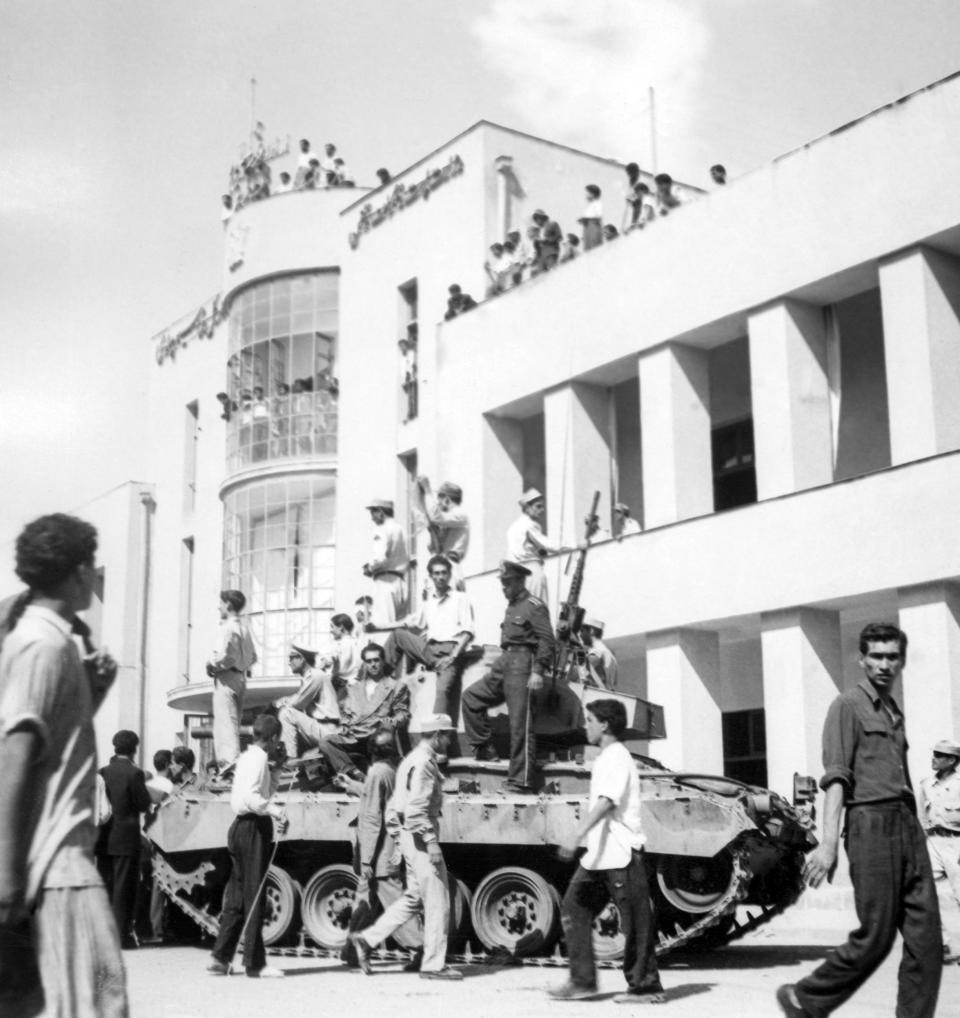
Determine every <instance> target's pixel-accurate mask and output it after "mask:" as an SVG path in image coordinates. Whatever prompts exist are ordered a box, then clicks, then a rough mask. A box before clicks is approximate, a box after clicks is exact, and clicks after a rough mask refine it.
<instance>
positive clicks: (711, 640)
mask: <svg viewBox="0 0 960 1018" xmlns="http://www.w3.org/2000/svg"><path fill="white" fill-rule="evenodd" d="M647 699H649V700H651V701H652V702H653V703H659V704H661V705H662V706H663V709H664V718H665V721H666V726H667V738H666V739H663V740H662V741H658V742H656V743H652V744H651V752H652V753H653V755H654V756H656V758H657V759H658V760H660V761H662V762H663V763H664V764H665V765H666V766H667V767H671V768H673V769H675V770H686V771H705V772H709V773H712V774H722V773H723V731H722V722H721V717H720V641H719V638H718V636H717V634H716V633H714V632H708V631H703V630H696V629H673V630H666V631H664V632H659V633H650V634H648V635H647Z"/></svg>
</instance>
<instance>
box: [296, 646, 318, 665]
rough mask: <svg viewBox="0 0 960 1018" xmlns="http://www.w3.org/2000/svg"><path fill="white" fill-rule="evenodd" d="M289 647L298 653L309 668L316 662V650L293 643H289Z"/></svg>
mask: <svg viewBox="0 0 960 1018" xmlns="http://www.w3.org/2000/svg"><path fill="white" fill-rule="evenodd" d="M290 649H291V650H292V651H293V652H294V653H295V654H299V655H300V657H302V658H303V660H304V661H306V662H307V664H308V665H310V667H311V668H312V667H313V666H314V665H315V664H316V663H317V652H316V651H315V650H307V648H306V647H298V646H297V645H296V644H295V643H291V644H290Z"/></svg>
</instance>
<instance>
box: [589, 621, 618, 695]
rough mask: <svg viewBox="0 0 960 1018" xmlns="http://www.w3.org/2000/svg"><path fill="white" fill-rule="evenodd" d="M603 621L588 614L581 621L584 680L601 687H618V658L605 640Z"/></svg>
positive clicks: (590, 684)
mask: <svg viewBox="0 0 960 1018" xmlns="http://www.w3.org/2000/svg"><path fill="white" fill-rule="evenodd" d="M602 637H603V622H602V621H601V620H600V619H598V618H594V617H592V616H590V615H588V616H587V617H586V618H585V619H584V620H583V622H581V623H580V639H581V641H582V642H583V649H584V665H583V670H584V673H585V674H584V682H585V684H586V685H588V686H597V687H599V688H600V689H611V690H612V689H616V688H617V670H618V669H617V659H616V657H614V654H613V651H612V650H611V649H610V648H609V647H608V646H607V645H606V644H605V643H604V642H603V639H602Z"/></svg>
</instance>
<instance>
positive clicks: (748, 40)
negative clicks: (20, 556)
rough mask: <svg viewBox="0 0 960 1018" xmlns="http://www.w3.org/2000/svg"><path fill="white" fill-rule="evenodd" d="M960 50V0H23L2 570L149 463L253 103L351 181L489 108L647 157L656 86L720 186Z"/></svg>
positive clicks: (550, 134)
mask: <svg viewBox="0 0 960 1018" xmlns="http://www.w3.org/2000/svg"><path fill="white" fill-rule="evenodd" d="M957 69H960V4H958V3H956V0H587V2H585V0H456V2H454V0H415V2H412V3H410V2H407V3H400V2H397V0H349V2H347V0H272V2H270V3H262V2H253V0H203V2H202V3H198V2H197V0H166V2H164V3H163V4H158V3H147V2H143V0H83V2H82V3H76V2H73V0H71V2H66V0H30V2H27V0H4V3H3V4H2V7H0V87H2V102H0V312H2V323H3V328H2V331H0V343H2V361H0V363H2V369H0V463H2V475H3V477H4V479H5V482H6V483H5V484H4V485H3V496H2V498H0V587H3V586H4V585H5V583H4V581H5V579H7V578H8V574H9V569H10V566H9V562H10V559H11V557H12V556H11V551H12V543H13V539H14V538H15V536H16V534H17V532H18V531H19V530H20V528H21V527H22V525H23V524H24V523H25V522H27V521H29V520H30V519H32V518H34V517H35V516H38V515H41V514H43V513H46V512H54V511H77V512H80V514H81V515H82V507H83V506H84V504H85V503H87V502H89V501H91V500H92V499H94V498H95V497H96V496H97V495H99V494H101V493H103V492H105V491H108V490H110V489H111V488H113V487H115V486H116V485H118V484H120V483H122V482H124V481H126V480H137V481H149V480H150V479H151V478H150V477H149V465H148V464H147V463H146V462H145V461H144V457H143V443H144V434H143V424H144V421H143V407H144V406H145V405H146V382H147V378H148V373H149V370H150V365H151V361H152V346H151V337H152V336H154V335H155V334H156V333H157V332H159V331H161V330H162V329H163V328H164V327H165V326H166V325H168V324H170V323H171V322H173V321H174V320H176V319H177V318H179V317H180V316H181V315H183V314H185V313H187V312H190V311H192V310H193V309H195V308H196V306H197V305H198V304H200V303H201V302H202V301H203V300H205V299H206V298H208V297H210V296H212V295H213V294H214V293H215V292H216V291H217V289H218V286H219V274H220V265H221V246H222V227H221V223H220V215H219V195H220V194H221V192H222V191H223V190H225V186H226V181H227V173H228V170H229V167H230V165H231V163H232V162H234V161H235V160H236V156H237V154H238V152H239V150H240V148H241V147H242V145H243V144H244V142H245V141H246V140H247V138H248V135H249V130H250V125H251V122H252V117H255V118H256V119H257V120H260V121H263V123H264V124H265V125H266V128H267V136H268V138H274V137H277V136H281V137H285V136H287V135H289V136H290V137H291V139H292V141H293V143H294V145H295V143H296V139H298V138H300V137H308V138H310V139H311V140H312V141H313V142H314V145H315V146H317V145H319V144H322V143H324V142H326V141H334V142H335V143H336V144H337V146H338V149H339V150H340V152H341V153H342V154H343V155H344V157H345V158H346V160H347V163H348V164H349V166H350V167H351V169H352V170H353V172H354V174H355V176H356V178H357V181H358V183H360V184H365V183H374V182H375V180H374V171H375V170H376V168H377V167H379V166H387V167H388V168H390V169H391V171H393V172H398V171H399V170H401V169H403V168H404V167H405V166H407V165H409V164H410V163H412V162H414V161H415V160H417V159H418V158H420V157H421V156H423V155H424V154H426V153H427V152H429V151H431V150H432V149H434V148H436V147H437V146H439V145H441V144H442V143H443V142H445V141H446V140H448V139H449V138H451V137H453V136H454V135H456V134H458V133H460V132H461V131H463V130H464V129H466V128H467V127H469V126H470V125H471V124H473V123H475V122H476V121H477V120H480V119H487V120H491V121H494V122H496V123H500V124H503V125H505V126H509V127H514V128H518V129H520V130H524V131H528V132H530V133H532V134H535V135H538V136H541V137H545V138H549V139H551V140H554V141H558V142H563V143H566V144H569V145H573V146H576V147H579V148H582V149H585V150H587V151H590V152H594V153H596V154H598V155H605V156H611V157H614V158H617V159H621V160H624V161H629V160H634V161H636V162H638V163H640V165H641V166H643V167H644V168H647V167H649V166H650V165H651V158H652V152H651V148H652V146H651V104H650V88H651V87H652V88H653V89H654V95H655V100H654V104H653V120H654V122H655V125H656V155H657V166H658V168H659V169H660V170H667V171H669V172H670V173H672V175H673V176H674V177H675V178H676V179H679V180H683V181H685V182H688V183H692V184H697V185H705V184H706V183H707V180H708V168H709V166H710V165H711V164H712V163H714V162H722V163H724V164H725V165H726V166H727V168H728V171H729V174H730V175H731V176H738V175H741V174H743V173H747V172H749V171H750V170H752V169H754V168H756V167H758V166H760V165H762V164H764V163H766V162H768V161H770V160H771V159H773V158H774V157H776V156H777V155H780V154H782V153H783V152H786V151H789V150H790V149H793V148H795V147H797V146H799V145H802V144H804V143H806V142H808V141H810V140H812V139H813V138H816V137H818V136H820V135H822V134H824V133H826V132H828V131H830V130H832V129H833V128H835V127H837V126H839V125H840V124H843V123H846V122H848V121H850V120H853V119H855V118H857V117H860V116H863V115H864V114H865V113H867V112H869V111H870V110H872V109H875V108H877V107H879V106H882V105H884V104H885V103H888V102H890V101H892V100H894V99H896V98H898V97H900V96H902V95H904V94H907V93H909V92H911V91H913V90H915V89H917V88H920V87H922V86H924V85H927V84H929V83H931V82H933V81H936V80H938V79H940V78H943V77H945V76H947V75H948V74H950V73H952V72H954V71H956V70H957ZM251 79H255V80H256V86H255V88H254V87H252V86H251ZM824 198H826V196H824ZM881 212H882V210H878V213H881Z"/></svg>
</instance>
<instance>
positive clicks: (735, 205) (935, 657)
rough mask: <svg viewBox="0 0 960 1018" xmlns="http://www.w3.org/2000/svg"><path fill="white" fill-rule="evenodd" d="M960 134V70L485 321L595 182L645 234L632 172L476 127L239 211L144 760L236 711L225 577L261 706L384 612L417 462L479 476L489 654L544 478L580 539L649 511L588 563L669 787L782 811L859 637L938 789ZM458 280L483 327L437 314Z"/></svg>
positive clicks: (182, 412) (162, 464)
mask: <svg viewBox="0 0 960 1018" xmlns="http://www.w3.org/2000/svg"><path fill="white" fill-rule="evenodd" d="M958 117H960V77H957V76H955V77H952V78H949V79H946V80H944V81H941V82H938V83H937V84H935V85H932V86H930V87H929V88H926V89H923V90H921V91H920V92H917V93H915V94H913V95H911V96H909V97H907V98H906V99H904V100H902V101H900V102H898V103H896V104H893V105H891V106H889V107H885V108H883V109H880V110H877V111H876V112H874V113H872V114H870V115H869V116H866V117H864V118H862V119H861V120H858V121H856V122H855V123H852V124H849V125H846V126H845V127H843V128H841V129H838V130H837V131H835V132H833V133H831V134H830V135H828V136H826V137H823V138H821V139H818V140H817V141H815V142H812V143H811V144H809V145H807V146H805V147H803V148H801V149H798V150H796V151H794V152H791V153H789V154H787V155H785V156H783V157H781V158H779V159H777V160H776V161H774V162H773V163H771V164H770V165H768V166H765V167H763V168H762V169H760V170H758V171H756V172H754V173H752V174H749V175H747V176H745V177H743V178H740V179H736V180H734V181H732V182H731V183H730V184H729V185H727V186H726V187H725V188H721V189H718V190H715V191H713V192H711V193H709V194H704V195H701V194H699V193H696V192H695V191H694V190H693V189H682V188H681V189H680V190H681V191H682V192H683V191H685V194H684V197H685V198H686V199H687V200H686V201H685V204H684V205H683V206H682V207H681V208H679V209H677V210H675V211H674V212H673V213H671V214H670V215H669V216H668V217H666V218H662V219H660V220H659V221H657V222H655V223H653V224H651V225H650V226H649V227H648V228H647V229H645V230H643V231H636V232H632V233H630V234H629V235H627V236H624V237H622V238H620V239H618V240H616V241H615V242H613V243H612V244H610V243H608V244H605V245H603V247H601V248H600V249H598V250H594V251H591V252H589V253H584V254H581V255H580V256H579V257H578V258H576V259H575V260H574V261H573V262H572V263H570V264H563V265H559V266H557V267H556V268H555V269H554V270H552V271H550V272H547V273H545V274H543V275H540V276H538V277H536V278H534V279H531V280H529V281H528V282H525V283H524V284H523V285H521V286H519V287H518V288H516V289H513V290H511V291H510V292H508V293H506V294H503V295H501V296H499V297H497V298H496V299H491V300H487V301H483V296H484V293H485V290H486V283H487V278H486V275H485V272H484V268H483V263H484V260H485V259H486V258H487V257H489V255H488V247H489V245H490V244H491V243H493V242H494V241H496V240H499V239H501V238H502V237H503V236H504V234H505V233H506V232H507V230H508V229H510V228H512V227H513V226H514V225H516V226H518V228H520V229H524V228H525V227H526V225H527V223H528V222H529V216H530V213H531V212H532V211H533V210H534V209H535V208H537V207H541V208H544V209H546V210H547V211H548V212H549V213H550V215H551V216H552V217H554V218H555V219H557V220H558V221H559V222H560V223H561V225H562V226H563V227H564V230H565V231H576V230H577V227H576V220H577V217H578V216H579V215H580V211H581V208H582V205H583V186H584V185H585V184H587V183H596V184H598V185H599V186H600V187H601V188H602V190H603V194H604V202H605V207H606V212H607V215H606V218H607V220H608V221H611V222H614V223H616V224H617V225H619V224H620V221H621V216H622V208H623V204H622V203H623V198H622V195H623V182H624V179H625V178H624V173H623V168H622V166H621V165H620V164H617V163H614V162H612V161H610V160H606V159H599V158H595V157H593V156H589V155H587V154H584V153H581V152H576V151H573V150H570V149H567V148H564V147H562V146H557V145H553V144H551V143H549V142H545V141H541V140H539V139H536V138H532V137H530V136H527V135H524V134H520V133H518V132H515V131H510V130H506V129H504V128H501V127H497V126H495V125H492V124H488V123H484V122H481V123H479V124H477V125H475V126H474V127H472V128H471V129H470V130H468V131H466V132H464V133H463V134H462V135H460V136H458V137H457V138H454V139H453V140H452V141H450V142H448V143H447V144H446V145H444V146H442V147H441V148H439V149H437V150H436V151H435V152H433V153H431V154H430V155H428V156H426V157H425V158H424V159H422V160H420V161H419V162H418V163H416V164H414V165H413V166H411V167H410V168H408V169H407V170H405V171H404V172H403V173H401V174H399V175H397V177H396V178H395V179H394V180H393V181H391V182H390V183H389V184H387V185H385V186H381V187H379V188H378V189H375V190H371V191H366V190H364V189H362V188H356V189H353V190H345V189H342V188H331V189H326V190H311V191H294V192H291V193H287V194H283V195H277V196H275V197H272V198H269V199H265V200H261V201H258V202H254V203H251V204H248V205H246V206H244V207H243V208H241V209H240V210H239V211H238V212H236V213H235V214H234V215H233V216H232V218H231V219H230V220H229V221H228V223H227V224H226V226H225V236H226V244H225V265H224V272H223V279H222V281H221V285H220V291H219V295H218V297H217V298H216V299H215V300H211V302H210V303H209V304H208V305H206V306H205V308H204V309H201V311H200V313H199V314H191V315H188V316H187V318H186V319H184V321H182V322H180V323H177V324H175V325H173V326H171V327H170V328H169V329H167V330H165V332H164V333H163V334H161V336H159V337H155V340H154V350H153V353H154V355H155V358H156V365H155V370H154V371H153V378H152V385H151V399H150V406H149V414H150V422H151V427H152V428H153V436H154V437H153V441H152V445H151V464H150V468H149V470H147V471H146V475H147V476H148V477H149V479H150V481H151V482H152V489H151V498H152V499H153V508H152V510H151V516H150V528H151V529H150V535H151V539H150V549H151V554H150V557H149V577H150V596H149V613H148V617H147V630H146V635H145V643H144V648H143V651H142V652H143V657H144V672H145V686H146V690H147V692H146V697H147V699H146V703H147V705H148V709H147V710H146V711H145V713H146V724H145V733H146V735H145V746H146V748H147V749H148V750H149V751H151V752H152V750H153V749H155V748H157V747H158V746H159V745H169V744H170V743H171V742H172V741H173V738H174V736H175V734H176V733H178V732H181V731H183V730H184V724H185V723H184V715H183V714H182V713H181V712H186V714H187V716H188V717H193V716H200V715H203V714H205V712H206V711H207V710H208V708H209V700H210V690H211V687H210V681H209V680H208V679H207V677H206V675H205V673H204V668H203V663H204V661H205V659H206V657H207V655H208V653H209V650H210V646H211V644H212V642H213V639H214V635H215V630H216V623H217V614H216V606H217V593H218V591H219V590H220V589H221V588H223V587H238V588H239V589H241V590H243V591H244V592H245V593H246V594H247V597H248V599H249V605H248V610H249V615H250V620H251V624H252V626H253V629H254V632H255V635H256V637H257V639H258V642H259V644H260V648H261V654H260V656H261V662H260V663H259V664H258V666H257V668H256V669H255V672H254V678H253V679H252V681H251V684H250V695H251V702H253V703H256V702H260V703H263V702H265V701H266V700H268V699H270V698H272V697H273V696H275V695H276V694H277V692H278V691H279V690H281V689H284V688H289V676H288V675H287V674H286V663H285V657H286V650H287V646H288V643H289V641H290V640H291V639H298V640H312V641H320V640H322V639H323V636H324V634H325V632H326V620H327V619H328V617H329V615H330V614H331V612H332V611H333V610H335V609H336V610H340V611H347V612H350V613H352V611H353V603H354V599H355V598H356V597H357V596H358V595H361V594H363V593H364V592H365V588H364V584H365V581H364V579H363V577H362V576H361V573H360V564H361V563H362V562H363V561H364V560H365V557H366V547H367V541H368V540H369V522H368V519H367V513H366V512H365V511H364V506H365V505H366V503H367V501H368V500H369V499H370V498H373V497H378V498H392V499H394V500H395V502H396V503H397V518H398V520H400V521H401V522H403V523H404V524H405V525H408V526H409V524H410V520H411V515H410V513H409V506H410V500H411V487H412V483H413V479H414V478H415V476H416V475H417V474H421V473H422V474H427V475H428V476H429V477H430V478H431V479H432V480H433V481H434V482H435V483H436V482H439V481H441V480H446V479H449V480H453V481H456V482H458V483H460V484H461V485H462V486H463V488H464V491H465V499H464V505H465V508H467V510H468V511H469V512H470V514H471V517H472V523H473V529H472V543H471V549H470V554H469V556H468V558H467V560H466V563H465V571H466V574H467V576H468V589H469V590H470V591H471V593H472V595H473V596H474V599H475V601H476V603H477V606H478V615H479V620H480V623H479V626H478V630H479V631H478V640H479V641H480V642H487V643H490V642H496V640H497V634H498V628H497V627H498V623H499V620H500V618H501V616H502V598H501V595H500V592H499V588H498V585H497V583H496V582H495V570H496V564H497V562H498V560H499V559H500V558H501V557H502V555H503V550H504V533H505V530H506V527H507V525H508V523H509V522H510V520H511V519H512V518H513V517H514V516H515V515H516V512H517V503H516V500H517V498H518V497H519V495H520V494H521V491H522V490H523V489H524V488H525V487H527V486H529V485H531V484H532V485H536V486H537V487H540V488H541V489H542V490H543V491H545V492H546V495H547V503H548V517H547V529H548V530H549V532H550V533H551V534H553V535H555V536H560V537H563V538H565V539H566V540H568V541H569V542H570V543H573V542H575V541H576V540H577V538H578V536H579V535H580V533H581V529H582V517H583V515H584V513H585V512H586V510H587V508H588V505H589V502H590V497H591V495H592V493H593V491H594V490H600V492H601V514H602V517H603V521H604V524H605V525H606V526H610V513H611V506H612V503H613V502H614V501H616V500H622V501H625V502H627V503H629V505H630V506H631V508H632V512H633V515H634V516H635V517H636V518H637V519H638V520H639V521H640V523H641V526H642V528H643V529H642V533H640V534H637V535H635V536H631V537H628V538H626V539H624V540H623V541H616V540H611V541H607V542H601V543H599V544H597V545H595V546H593V547H592V549H591V551H590V555H589V560H588V564H587V572H586V582H585V587H584V597H583V601H584V603H585V604H586V605H587V606H588V607H589V610H590V613H591V614H594V615H597V616H599V617H601V618H603V619H604V620H605V621H606V626H607V628H606V640H607V642H608V644H609V645H610V646H612V648H613V649H614V651H615V652H616V653H617V654H618V656H619V659H620V673H621V677H622V678H621V684H622V685H623V686H624V688H626V689H628V690H629V691H633V692H637V693H639V694H640V695H643V696H646V697H647V698H649V699H650V700H652V701H654V702H657V703H661V704H663V705H664V706H665V708H666V719H667V730H668V738H667V739H666V740H665V741H664V742H661V743H657V744H656V745H655V746H654V747H653V748H652V752H653V753H654V754H655V755H656V756H658V757H659V758H660V759H662V760H663V761H664V762H665V763H666V764H668V765H670V766H681V765H682V766H683V767H684V768H686V769H690V770H702V771H712V772H726V773H729V774H732V775H734V776H742V777H745V778H748V779H752V780H756V781H758V782H760V783H763V784H769V785H770V786H771V787H773V788H776V789H778V790H780V791H781V792H786V793H788V794H789V791H790V787H791V781H792V776H793V773H794V772H795V771H799V772H801V773H812V774H817V775H819V773H820V763H819V759H820V730H821V725H822V721H823V717H824V715H825V713H826V709H827V706H828V704H829V702H830V700H831V699H832V698H833V696H834V695H835V693H836V692H837V690H838V689H842V688H844V687H846V686H848V685H849V684H851V683H853V682H855V681H856V680H857V677H858V674H859V673H858V667H857V661H856V658H857V646H856V643H857V640H856V637H857V633H858V632H859V629H860V628H861V626H862V625H863V624H864V623H865V622H866V621H869V620H890V621H894V622H899V624H900V625H901V626H902V627H903V628H904V629H905V630H906V631H907V632H908V634H909V636H910V640H911V649H910V657H909V668H908V672H907V676H908V678H907V682H906V684H905V690H904V699H905V702H906V710H907V715H908V722H909V730H910V734H911V745H912V753H913V759H912V764H913V769H914V778H915V779H917V778H919V776H921V775H922V774H923V773H924V772H925V770H926V769H927V754H928V748H929V746H930V744H931V743H932V742H934V741H935V740H936V739H938V738H943V737H945V736H949V735H956V734H958V733H960V588H958V587H957V578H958V576H960V547H958V542H957V541H956V539H955V537H954V526H953V521H954V517H953V512H952V509H953V506H954V505H955V504H957V496H960V453H958V450H960V401H958V400H957V398H956V393H957V392H958V391H960V258H958V255H960V193H958V191H957V188H956V186H955V181H956V180H957V179H958V175H960V149H958V147H957V146H956V144H955V142H954V139H953V133H954V132H953V125H954V124H955V123H956V122H957V120H958ZM398 185H403V190H402V192H401V193H400V194H399V195H397V193H396V188H397V186H398ZM454 282H456V283H459V284H460V285H461V286H462V287H463V289H464V290H465V291H467V292H469V293H470V294H472V295H473V296H474V297H475V298H476V299H477V300H479V301H481V302H482V303H481V304H480V306H479V307H477V308H475V309H473V310H471V311H469V312H468V313H466V314H463V315H461V316H459V317H456V318H455V319H453V320H452V321H444V320H443V315H444V311H445V310H446V299H447V287H448V285H449V284H451V283H454ZM211 289H213V286H211ZM412 326H413V327H415V328H413V329H411V327H412ZM411 332H415V333H416V336H417V339H418V351H417V360H418V373H419V385H418V397H419V399H418V407H417V413H416V416H415V417H413V419H411V420H406V419H405V418H407V417H408V416H409V413H408V412H409V409H410V408H409V407H408V405H407V401H406V394H405V393H404V391H403V390H402V389H401V384H400V357H399V355H398V352H397V341H398V339H400V338H405V337H407V336H408V335H410V334H411ZM333 379H335V380H336V381H335V382H333V381H332V380H333ZM284 386H289V389H290V391H289V392H287V391H285V390H284V388H283V387H284ZM258 389H260V390H262V392H258V391H257V390H258ZM218 393H221V394H223V395H222V396H221V399H220V400H219V401H218V398H217V394H218ZM245 393H247V394H248V395H247V396H246V398H245V396H244V394H245ZM232 403H236V409H233V408H232V405H231V404H232ZM225 407H230V413H229V417H230V419H229V421H225V420H224V419H223V417H222V414H223V412H224V408H225ZM411 531H412V528H411ZM411 536H413V535H412V534H411ZM415 540H418V539H416V538H415ZM420 558H421V563H422V562H423V555H422V548H421V556H420ZM565 564H566V560H565V559H562V560H552V561H551V562H550V564H549V568H548V575H549V578H550V581H551V585H552V590H551V596H552V604H553V605H554V606H556V604H557V603H558V601H559V599H560V597H561V596H562V593H563V577H562V575H561V573H562V568H563V567H564V566H565ZM109 568H110V567H109V565H108V577H109ZM558 584H559V585H560V588H561V589H560V590H559V591H558V589H557V588H558ZM108 600H109V599H108ZM129 720H130V721H131V727H133V726H134V725H133V724H132V722H133V721H134V720H135V719H133V718H131V719H129ZM190 724H193V722H192V721H191V722H190Z"/></svg>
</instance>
